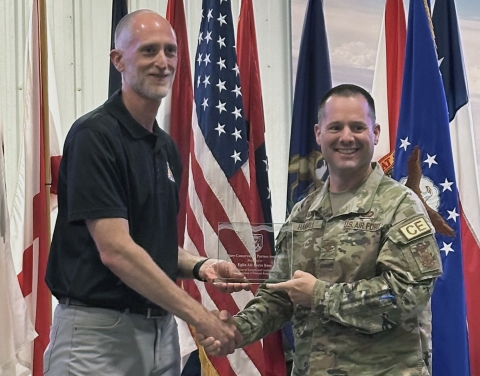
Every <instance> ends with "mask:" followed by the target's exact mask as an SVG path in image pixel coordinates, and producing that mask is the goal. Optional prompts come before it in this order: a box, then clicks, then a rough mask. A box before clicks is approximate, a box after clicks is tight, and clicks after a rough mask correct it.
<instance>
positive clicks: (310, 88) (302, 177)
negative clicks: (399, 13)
mask: <svg viewBox="0 0 480 376" xmlns="http://www.w3.org/2000/svg"><path fill="white" fill-rule="evenodd" d="M331 87H332V78H331V73H330V58H329V55H328V43H327V33H326V30H325V20H324V16H323V3H322V1H321V0H309V1H308V5H307V10H306V15H305V21H304V24H303V31H302V41H301V43H300V55H299V58H298V68H297V77H296V83H295V96H294V100H293V116H292V129H291V137H290V160H289V166H288V187H287V211H288V212H289V211H290V209H291V208H292V207H293V205H294V204H295V203H296V202H298V201H299V200H300V199H302V198H303V197H305V195H306V194H308V193H309V192H311V191H312V190H313V189H314V188H315V181H317V183H318V181H319V180H320V179H321V178H322V175H324V174H325V172H326V165H325V163H324V161H323V157H322V154H321V152H320V148H319V146H318V145H317V143H316V142H315V135H314V130H313V128H314V126H315V124H316V123H317V117H318V116H317V106H318V102H319V101H320V99H321V98H322V96H323V95H324V94H325V93H326V92H327V91H328V90H329V89H331Z"/></svg>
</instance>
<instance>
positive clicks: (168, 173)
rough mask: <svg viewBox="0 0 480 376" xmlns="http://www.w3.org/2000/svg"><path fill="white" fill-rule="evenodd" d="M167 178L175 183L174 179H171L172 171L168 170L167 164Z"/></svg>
mask: <svg viewBox="0 0 480 376" xmlns="http://www.w3.org/2000/svg"><path fill="white" fill-rule="evenodd" d="M167 176H168V178H169V179H170V180H171V181H173V182H174V183H175V178H174V177H173V173H172V170H171V169H170V165H169V164H168V162H167Z"/></svg>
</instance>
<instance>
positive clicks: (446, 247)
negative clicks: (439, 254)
mask: <svg viewBox="0 0 480 376" xmlns="http://www.w3.org/2000/svg"><path fill="white" fill-rule="evenodd" d="M442 243H443V247H442V248H440V250H441V251H443V252H445V256H448V253H449V252H455V251H454V250H453V248H452V244H453V243H448V244H447V243H445V242H442Z"/></svg>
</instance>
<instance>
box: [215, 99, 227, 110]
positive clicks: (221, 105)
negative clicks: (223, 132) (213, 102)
mask: <svg viewBox="0 0 480 376" xmlns="http://www.w3.org/2000/svg"><path fill="white" fill-rule="evenodd" d="M225 105H226V103H222V102H221V101H218V106H215V108H218V112H219V113H222V111H227V110H226V108H225Z"/></svg>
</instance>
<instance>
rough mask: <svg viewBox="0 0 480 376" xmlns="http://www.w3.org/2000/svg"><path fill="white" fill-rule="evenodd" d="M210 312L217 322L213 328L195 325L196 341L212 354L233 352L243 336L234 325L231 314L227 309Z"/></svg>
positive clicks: (223, 354) (218, 354)
mask: <svg viewBox="0 0 480 376" xmlns="http://www.w3.org/2000/svg"><path fill="white" fill-rule="evenodd" d="M210 313H211V315H212V316H213V317H216V321H217V322H216V323H215V324H214V327H213V328H207V327H206V326H205V328H204V327H203V325H200V326H197V327H196V330H197V331H196V334H195V338H196V340H197V342H198V343H199V344H200V345H202V346H203V347H204V349H205V351H206V352H207V353H208V354H209V355H212V356H225V355H228V354H231V353H233V352H234V351H235V349H236V348H238V347H240V346H239V345H240V343H242V342H243V337H242V335H241V334H240V332H239V331H238V329H237V327H236V326H235V323H234V319H233V317H232V315H230V313H228V312H227V311H212V312H210ZM205 324H206V323H205Z"/></svg>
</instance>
